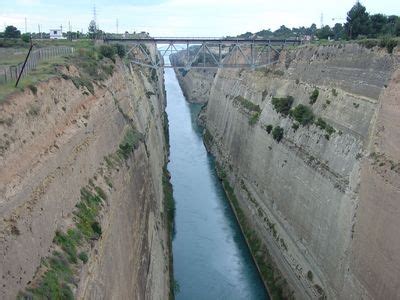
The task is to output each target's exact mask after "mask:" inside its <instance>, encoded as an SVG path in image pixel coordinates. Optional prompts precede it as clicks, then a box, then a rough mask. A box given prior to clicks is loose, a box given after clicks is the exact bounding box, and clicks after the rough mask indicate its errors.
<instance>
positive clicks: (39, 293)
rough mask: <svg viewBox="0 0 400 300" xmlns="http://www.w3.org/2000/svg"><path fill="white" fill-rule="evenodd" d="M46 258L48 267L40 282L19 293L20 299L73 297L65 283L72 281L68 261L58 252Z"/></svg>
mask: <svg viewBox="0 0 400 300" xmlns="http://www.w3.org/2000/svg"><path fill="white" fill-rule="evenodd" d="M53 254H54V255H53V256H52V257H51V258H49V259H48V264H49V268H48V270H47V271H46V273H45V274H44V276H43V279H42V281H41V282H40V284H39V285H38V286H37V287H36V288H34V289H30V290H29V293H21V294H20V296H21V298H22V299H32V298H33V299H66V300H68V299H71V300H72V299H74V295H73V293H72V291H71V289H70V288H69V286H68V284H67V283H71V282H72V281H73V278H72V270H71V268H70V266H69V264H68V261H67V260H66V259H65V258H64V256H63V255H62V254H61V253H59V252H54V253H53Z"/></svg>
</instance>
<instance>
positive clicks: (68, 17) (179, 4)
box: [0, 0, 400, 36]
mask: <svg viewBox="0 0 400 300" xmlns="http://www.w3.org/2000/svg"><path fill="white" fill-rule="evenodd" d="M354 3H355V1H354V0H328V1H327V0H319V1H318V0H148V1H146V0H129V1H128V0H114V1H109V0H96V1H95V0H89V1H84V0H63V1H61V0H59V1H55V0H13V1H9V0H0V7H1V9H0V30H2V29H4V27H5V26H6V25H15V26H16V27H18V29H20V30H21V32H25V18H26V19H27V29H28V32H29V31H34V32H37V31H38V24H40V25H41V28H42V31H45V32H48V30H49V29H50V28H59V27H60V25H62V26H63V28H64V29H68V24H69V22H70V24H71V27H72V30H73V31H76V30H79V31H81V30H83V31H84V32H86V31H87V28H88V24H89V22H90V20H91V19H92V18H93V6H94V5H95V6H96V10H97V21H98V24H99V26H100V28H101V29H102V30H105V31H107V32H116V30H117V29H116V20H117V19H118V23H119V32H120V33H121V32H125V31H129V32H133V31H134V30H135V31H148V32H150V34H151V35H152V36H225V35H236V34H239V33H243V32H246V31H251V32H256V31H260V30H262V29H272V30H275V29H277V28H278V27H279V26H280V25H282V24H285V25H286V26H288V27H297V26H302V25H304V26H309V25H310V24H311V23H316V24H317V25H318V27H319V26H320V24H321V13H322V14H323V20H324V24H329V25H332V24H334V23H335V22H344V18H345V17H346V12H347V11H348V10H349V9H350V8H351V6H352V5H353V4H354ZM361 3H362V4H363V5H365V6H366V7H367V11H369V12H370V13H378V12H380V13H384V14H387V15H391V14H396V15H400V1H399V0H363V1H361ZM333 18H335V19H336V20H332V19H333Z"/></svg>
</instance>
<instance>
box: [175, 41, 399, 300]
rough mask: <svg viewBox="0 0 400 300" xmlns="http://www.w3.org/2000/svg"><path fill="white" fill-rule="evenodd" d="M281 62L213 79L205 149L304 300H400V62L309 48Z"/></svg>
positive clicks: (335, 48) (356, 50) (374, 54)
mask: <svg viewBox="0 0 400 300" xmlns="http://www.w3.org/2000/svg"><path fill="white" fill-rule="evenodd" d="M279 58H280V60H279V63H278V64H276V65H275V66H273V67H271V68H269V69H263V70H260V71H254V72H252V71H246V70H241V71H229V70H219V71H218V73H217V75H216V77H215V79H213V84H212V88H211V91H210V97H209V101H208V105H207V113H206V116H207V121H206V130H205V142H206V144H207V146H208V148H209V149H210V151H211V152H212V153H213V154H214V155H215V156H216V159H217V161H218V162H219V164H220V165H221V169H222V171H223V172H222V173H223V178H224V181H225V182H226V184H228V185H230V186H231V187H232V189H233V191H234V194H235V195H236V197H237V202H238V209H239V210H241V212H242V214H243V215H244V220H245V222H246V223H247V224H250V228H251V230H253V231H254V233H255V234H256V235H257V237H258V239H259V240H260V242H261V243H262V244H263V245H264V246H265V247H266V248H267V249H268V252H269V254H270V258H271V259H270V260H271V261H272V262H271V263H270V264H271V265H270V266H275V267H276V268H277V269H278V270H279V272H280V273H281V274H282V275H283V277H284V278H285V279H286V280H287V283H288V285H289V287H290V289H292V291H293V292H294V295H295V296H296V297H297V298H319V297H327V298H334V299H335V298H336V299H360V298H367V299H368V298H375V299H378V298H396V297H398V295H399V294H400V285H399V279H398V278H399V276H400V271H399V270H400V251H399V247H400V236H399V235H398V233H397V231H398V229H397V228H399V226H400V221H399V218H397V216H398V211H399V209H400V202H399V200H400V186H399V182H400V157H399V153H400V140H399V134H398V133H399V126H400V125H399V124H400V123H399V120H400V108H399V105H400V98H399V88H400V77H399V71H398V67H399V64H398V62H399V52H396V51H395V53H394V54H392V55H390V54H387V53H386V52H385V51H384V50H381V49H373V50H368V49H366V48H362V47H361V46H359V45H356V44H346V45H331V46H324V47H323V46H321V47H317V46H304V47H300V48H297V49H293V50H287V51H283V52H281V54H280V57H279ZM236 59H240V57H236ZM190 72H193V71H190ZM186 76H187V75H186ZM178 78H179V79H180V80H185V79H183V78H182V77H178ZM185 78H186V77H185ZM210 80H212V79H211V78H210ZM182 86H183V87H185V84H182ZM299 104H300V106H299ZM302 105H304V106H306V107H308V108H304V106H302ZM290 107H291V111H289V108H290ZM302 124H304V126H303V125H302ZM239 215H240V214H239ZM255 256H256V260H257V261H258V256H260V255H259V253H258V254H257V253H255ZM272 269H274V268H273V267H272ZM273 277H275V278H276V277H279V276H277V275H276V274H275V275H274V276H273ZM273 281H274V280H272V284H273ZM269 283H270V282H269ZM270 284H271V283H270Z"/></svg>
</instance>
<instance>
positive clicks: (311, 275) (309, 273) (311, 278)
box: [307, 271, 314, 281]
mask: <svg viewBox="0 0 400 300" xmlns="http://www.w3.org/2000/svg"><path fill="white" fill-rule="evenodd" d="M313 277H314V276H313V273H312V272H311V271H308V272H307V278H308V280H310V281H313Z"/></svg>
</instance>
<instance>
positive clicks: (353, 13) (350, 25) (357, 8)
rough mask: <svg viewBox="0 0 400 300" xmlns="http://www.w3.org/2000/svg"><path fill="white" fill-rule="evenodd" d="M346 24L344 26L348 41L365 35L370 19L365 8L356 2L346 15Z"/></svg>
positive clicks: (367, 31) (368, 29) (368, 30)
mask: <svg viewBox="0 0 400 300" xmlns="http://www.w3.org/2000/svg"><path fill="white" fill-rule="evenodd" d="M346 20H347V22H346V23H345V24H344V27H345V30H346V34H347V36H348V37H349V38H350V39H354V38H357V37H358V36H359V35H367V34H368V33H369V32H370V28H371V26H370V18H369V15H368V13H367V12H366V8H365V6H363V5H362V4H361V3H360V2H358V1H357V3H356V4H354V6H353V7H352V8H351V9H350V10H349V12H348V13H347V18H346Z"/></svg>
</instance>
